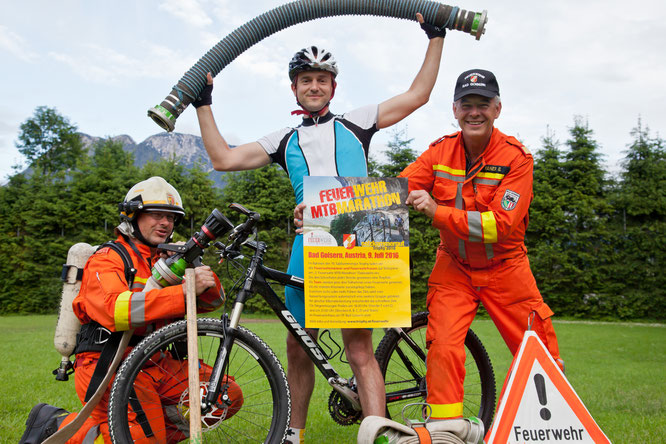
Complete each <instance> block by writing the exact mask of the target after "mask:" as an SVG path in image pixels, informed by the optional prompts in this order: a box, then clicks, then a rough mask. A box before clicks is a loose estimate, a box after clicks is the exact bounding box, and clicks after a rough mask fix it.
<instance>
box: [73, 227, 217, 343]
mask: <svg viewBox="0 0 666 444" xmlns="http://www.w3.org/2000/svg"><path fill="white" fill-rule="evenodd" d="M116 242H119V243H121V244H123V246H124V247H125V248H126V249H127V251H128V253H129V254H130V257H131V258H132V262H133V264H134V267H135V268H136V270H137V272H136V276H135V278H134V283H133V284H132V287H131V288H129V286H128V283H127V282H126V281H125V266H124V264H123V260H122V258H121V257H120V255H119V254H118V253H116V252H115V251H113V250H111V248H109V247H105V248H102V249H100V250H99V251H97V252H95V254H93V255H92V256H91V257H90V258H89V259H88V262H87V263H86V265H85V268H84V271H83V281H82V282H81V290H80V291H79V294H78V295H77V296H76V298H75V299H74V302H73V303H72V306H73V309H74V313H75V314H76V316H77V317H78V318H79V321H80V322H81V323H82V324H87V323H89V322H90V321H96V322H98V323H99V324H101V325H102V326H103V327H105V328H107V329H109V330H111V331H124V330H129V329H136V330H135V332H134V334H135V335H139V336H144V335H146V334H148V333H150V332H152V331H153V330H155V329H157V328H160V327H162V326H164V325H166V324H167V323H169V322H170V321H172V320H175V319H182V318H183V317H184V316H185V296H184V289H183V285H173V286H170V287H165V288H162V289H154V290H150V291H147V292H144V291H143V289H144V287H145V285H146V282H147V281H148V279H149V278H150V277H151V266H152V264H153V263H154V261H156V260H157V259H159V257H151V252H150V248H149V247H148V246H147V245H144V244H142V243H140V242H136V243H135V246H136V247H137V249H138V250H139V252H140V253H141V257H138V256H137V254H136V252H135V251H134V250H133V249H132V248H131V247H130V245H129V244H128V243H127V242H126V241H125V240H124V239H123V237H122V236H119V237H118V239H117V240H116ZM215 281H216V288H210V289H208V290H206V291H205V292H204V293H202V294H201V295H199V296H198V297H197V310H198V311H199V312H207V311H213V310H215V309H216V308H218V307H219V306H220V305H222V303H223V302H224V301H223V299H222V298H221V297H220V289H221V285H220V282H219V280H218V279H217V277H216V278H215Z"/></svg>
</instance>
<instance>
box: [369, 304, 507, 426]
mask: <svg viewBox="0 0 666 444" xmlns="http://www.w3.org/2000/svg"><path fill="white" fill-rule="evenodd" d="M427 326H428V313H427V312H420V313H415V314H414V315H413V316H412V326H411V327H410V328H403V329H402V330H403V331H404V333H406V334H407V336H408V337H403V336H401V335H400V334H399V333H398V332H397V331H396V330H393V329H391V330H389V331H388V332H387V333H386V335H384V337H383V338H382V340H381V342H380V343H379V345H378V346H377V350H376V351H375V358H376V359H377V362H378V363H379V368H380V369H381V371H382V375H383V376H384V381H385V384H386V414H387V417H388V418H393V419H397V420H400V419H401V418H402V409H403V407H404V406H405V405H407V404H410V403H420V402H425V398H426V382H425V373H426V361H425V359H426V353H427V351H426V327H427ZM465 351H466V355H467V357H466V359H465V369H466V374H465V382H464V389H465V398H464V400H463V409H464V411H463V416H465V417H469V416H476V417H478V418H480V419H481V420H482V421H483V424H484V426H485V427H486V429H487V428H488V427H490V423H491V421H492V419H493V415H494V412H495V373H494V371H493V367H492V364H491V362H490V358H489V357H488V353H487V352H486V349H485V348H484V347H483V344H482V343H481V340H479V338H478V336H476V334H475V333H474V332H473V331H472V330H471V329H470V330H469V331H468V332H467V337H466V338H465ZM419 409H420V407H416V406H414V408H413V410H407V411H405V417H407V418H412V419H416V418H421V411H420V410H419Z"/></svg>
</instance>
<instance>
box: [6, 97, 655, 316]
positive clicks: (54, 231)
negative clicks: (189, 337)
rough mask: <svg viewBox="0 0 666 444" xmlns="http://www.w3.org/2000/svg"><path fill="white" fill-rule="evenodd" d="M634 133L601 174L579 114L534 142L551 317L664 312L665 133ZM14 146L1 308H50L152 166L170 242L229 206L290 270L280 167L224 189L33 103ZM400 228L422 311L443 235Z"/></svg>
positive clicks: (535, 249)
mask: <svg viewBox="0 0 666 444" xmlns="http://www.w3.org/2000/svg"><path fill="white" fill-rule="evenodd" d="M630 136H631V142H630V143H629V144H628V145H627V150H626V156H625V158H624V161H623V163H622V166H621V171H619V172H617V173H613V174H611V173H610V172H608V171H605V170H604V168H603V165H602V155H601V153H600V149H599V146H598V144H597V142H596V141H595V140H594V133H593V131H592V130H591V129H590V128H589V127H588V124H587V122H586V121H584V120H583V119H582V118H575V119H574V123H573V126H572V127H571V128H570V129H569V136H568V139H567V140H566V141H565V142H564V143H560V142H558V141H557V140H555V138H554V137H553V136H552V135H547V136H545V137H544V138H543V140H542V142H541V146H540V147H539V149H538V150H535V152H534V161H535V167H534V199H533V201H532V205H531V209H530V224H529V228H528V232H527V235H526V243H527V247H528V250H529V257H530V261H531V266H532V270H533V272H534V274H535V277H536V279H537V283H538V285H539V288H540V289H541V292H542V294H543V296H544V299H545V300H546V302H547V303H548V304H549V305H550V306H551V308H553V310H554V311H555V312H556V313H557V314H558V315H564V316H570V317H585V318H593V319H657V320H663V319H664V318H665V317H666V316H665V315H666V307H665V305H666V303H665V302H664V301H665V298H664V296H665V294H664V293H665V291H664V288H665V286H666V285H665V284H666V279H665V278H664V275H663V273H662V267H663V265H664V263H665V262H664V259H665V255H666V253H665V252H664V247H666V191H664V190H666V151H665V149H664V141H663V139H660V138H659V137H653V136H652V135H651V134H650V131H649V129H648V128H646V127H644V126H643V125H642V123H641V121H640V120H639V121H638V124H637V126H636V128H635V129H634V130H633V131H632V132H631V134H630ZM411 143H412V140H411V139H408V138H407V137H406V134H405V130H402V131H400V130H395V131H394V132H393V133H392V135H391V140H390V141H389V144H388V149H387V151H386V153H385V154H386V159H387V160H386V162H385V163H383V162H379V161H377V160H376V158H373V157H371V159H370V173H371V175H373V176H379V177H393V176H395V175H397V174H398V173H399V172H400V171H402V169H403V168H404V167H405V166H406V165H408V164H409V163H410V162H412V161H413V160H414V159H415V158H416V157H417V153H416V151H415V150H414V149H413V148H411ZM16 145H17V148H18V149H19V150H20V151H21V153H22V154H23V155H24V156H25V158H26V159H27V162H28V164H29V167H30V168H29V170H27V171H24V172H18V171H17V172H16V173H15V174H13V175H12V176H11V177H10V178H9V180H8V182H7V183H6V184H5V185H4V186H2V187H0V245H2V251H3V259H4V263H5V264H6V268H5V273H4V279H2V280H1V281H0V314H12V313H52V312H55V311H57V308H58V304H59V300H60V294H61V289H62V284H61V281H60V270H61V268H62V264H64V263H65V262H66V257H67V251H68V249H69V247H70V246H71V245H73V244H75V243H77V242H87V243H90V244H92V245H97V244H100V243H103V242H105V241H107V240H110V239H113V238H115V235H114V234H113V228H114V227H115V225H117V223H118V203H119V202H121V201H122V199H123V198H124V196H125V193H126V192H127V190H128V189H129V188H130V187H131V186H132V185H133V184H135V183H136V182H138V181H140V180H143V179H146V178H148V177H150V176H154V175H159V176H162V177H164V178H165V179H166V180H167V181H168V182H170V183H171V184H173V185H174V186H175V187H176V189H177V190H178V191H179V192H180V194H181V197H182V199H183V204H184V206H185V209H186V213H187V214H186V217H185V220H184V221H183V223H181V224H180V225H179V226H178V227H177V228H176V234H175V236H174V238H175V240H186V239H187V238H189V236H191V234H192V233H193V232H195V231H197V230H198V229H199V227H200V225H201V224H202V223H203V221H204V220H205V219H206V217H207V216H208V215H209V214H210V213H211V211H212V210H213V209H214V208H218V209H219V210H221V211H222V212H223V214H225V215H226V216H227V217H229V218H230V219H232V221H233V222H239V221H240V218H239V217H238V216H239V215H238V214H237V213H233V212H230V210H228V209H227V206H228V205H229V204H230V203H232V202H237V203H240V204H241V205H244V206H246V207H248V208H250V209H252V210H254V211H257V212H259V213H260V214H261V221H260V226H259V233H258V238H259V240H262V241H265V242H266V243H267V244H268V246H269V248H268V255H267V257H266V259H265V262H266V264H267V265H269V266H271V267H272V268H277V269H286V266H287V263H288V259H289V254H290V248H291V243H292V241H293V237H294V228H293V221H292V217H293V216H292V210H293V207H294V198H293V192H292V189H291V184H290V182H289V180H288V179H287V177H286V175H285V174H284V172H282V171H280V169H279V168H278V167H276V166H274V165H273V166H268V167H264V168H261V169H258V170H252V171H244V172H238V173H232V174H228V175H227V176H226V177H229V180H228V183H227V185H226V186H225V187H224V188H223V189H219V188H217V187H216V186H215V184H214V182H213V181H212V180H211V179H210V178H209V176H208V174H207V173H206V171H204V170H203V168H202V167H201V166H199V165H195V166H194V167H192V168H189V169H187V168H185V167H183V166H182V165H180V164H179V163H178V159H177V158H170V159H162V160H160V161H157V162H150V163H147V164H146V165H144V166H142V167H136V166H134V159H133V155H132V154H131V153H127V152H125V151H123V149H122V146H121V144H120V143H119V142H114V141H112V140H110V139H104V140H102V141H100V142H98V143H96V144H95V145H94V146H93V147H92V148H91V149H90V150H89V151H88V150H86V149H84V147H83V146H82V144H81V141H80V139H79V137H78V135H77V128H76V126H75V125H73V124H71V123H70V122H69V120H68V119H67V118H66V117H64V116H62V115H60V114H59V113H58V112H57V110H55V109H53V108H48V107H39V108H37V109H36V110H35V113H34V115H33V116H32V117H30V118H29V119H27V120H26V121H25V122H24V123H23V124H22V125H21V127H20V131H19V135H18V141H17V143H16ZM409 226H410V253H411V263H412V270H411V282H412V305H413V307H414V309H415V310H422V309H424V308H425V295H426V292H427V280H428V276H429V275H430V271H431V269H432V266H433V263H434V257H435V251H436V248H437V245H438V244H439V235H438V231H437V230H436V229H434V228H433V227H432V225H431V223H430V221H429V220H428V219H427V218H426V217H425V216H423V215H421V214H419V213H417V212H414V211H410V223H409ZM204 262H205V263H207V264H209V265H211V266H213V268H214V269H215V271H216V272H217V273H218V275H219V276H220V278H221V279H222V282H223V285H224V287H225V288H226V289H227V292H228V293H231V292H232V291H233V288H234V286H235V285H237V284H238V281H239V279H240V278H241V277H242V275H241V274H240V273H241V271H239V270H236V269H234V268H233V267H231V266H230V265H229V264H225V263H223V264H217V258H216V257H215V255H214V248H209V251H208V252H207V253H206V255H205V257H204ZM276 290H280V289H279V288H276ZM247 310H251V311H255V312H267V311H269V309H268V307H267V306H266V305H265V303H263V301H262V300H261V299H260V298H254V299H252V300H250V301H249V302H248V304H247Z"/></svg>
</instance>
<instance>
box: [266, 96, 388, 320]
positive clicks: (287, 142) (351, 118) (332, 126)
mask: <svg viewBox="0 0 666 444" xmlns="http://www.w3.org/2000/svg"><path fill="white" fill-rule="evenodd" d="M377 109H378V106H377V105H368V106H364V107H362V108H358V109H356V110H354V111H351V112H349V113H346V114H343V115H341V116H339V115H335V114H332V113H330V112H329V113H328V114H326V115H325V116H322V117H320V118H319V119H318V120H317V121H315V120H314V119H312V118H310V117H308V118H305V119H303V123H302V124H301V125H299V126H297V127H296V128H283V129H281V130H279V131H276V132H274V133H271V134H269V135H267V136H265V137H262V138H261V139H259V140H258V142H259V144H261V146H262V147H263V148H264V150H266V153H268V155H269V156H270V157H271V159H272V161H273V162H274V163H277V164H279V165H280V166H281V167H282V169H284V170H285V172H286V173H287V175H288V176H289V180H290V181H291V185H292V187H293V188H294V196H295V197H296V203H297V204H299V203H301V202H302V201H303V177H305V176H347V177H365V176H367V175H368V150H369V148H370V139H371V138H372V136H373V135H374V134H375V133H376V132H377V131H378V129H377ZM287 272H288V273H290V274H293V275H295V276H299V277H303V276H304V271H303V236H302V235H299V236H296V239H294V244H293V246H292V253H291V258H290V259H289V268H288V269H287ZM285 295H286V304H287V309H289V311H290V312H291V314H292V315H293V316H294V317H295V318H296V320H297V321H298V323H299V324H301V325H302V326H305V299H304V295H303V292H302V291H301V290H296V289H293V288H291V287H287V288H286V289H285Z"/></svg>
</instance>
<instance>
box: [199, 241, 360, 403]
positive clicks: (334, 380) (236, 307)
mask: <svg viewBox="0 0 666 444" xmlns="http://www.w3.org/2000/svg"><path fill="white" fill-rule="evenodd" d="M247 245H248V246H249V247H251V248H253V249H254V250H255V253H254V255H253V256H252V259H251V261H250V265H249V267H248V268H247V271H246V274H245V281H244V283H243V287H242V288H241V289H240V290H239V291H238V294H237V295H236V299H235V301H234V304H233V307H232V309H231V314H230V316H229V320H228V323H226V324H227V326H226V328H225V338H224V342H223V345H222V346H221V347H220V350H218V355H217V358H216V360H215V364H214V366H213V370H212V375H211V378H210V381H209V382H210V387H214V388H215V390H211V391H209V392H208V393H207V395H206V397H205V399H204V400H202V409H207V408H210V407H211V406H212V405H214V402H215V400H216V399H217V397H218V395H219V391H220V380H221V378H222V376H223V375H224V369H225V368H226V366H227V362H228V356H229V354H230V352H231V347H232V344H233V339H234V332H235V331H236V329H237V327H238V324H239V322H240V317H241V314H242V312H243V308H244V305H245V301H246V300H247V299H249V298H250V297H252V296H253V294H255V293H257V294H259V295H261V296H262V297H263V298H264V300H265V301H266V303H267V304H268V305H269V306H270V308H271V310H273V312H274V313H275V315H276V316H277V317H278V319H279V320H280V322H282V324H283V325H284V326H285V328H286V329H287V330H288V331H289V332H290V333H291V334H292V335H293V336H294V337H295V338H296V340H297V342H298V343H299V344H300V345H301V347H302V348H303V350H304V351H305V353H306V354H307V355H308V357H309V358H310V360H311V361H312V362H313V363H314V365H315V366H316V367H317V369H318V370H319V372H320V373H321V374H322V375H323V376H324V378H326V381H327V382H328V383H329V385H331V387H333V389H334V390H336V391H337V392H339V393H340V394H341V395H342V396H344V397H345V399H347V400H348V401H349V402H350V403H351V404H352V406H353V407H354V408H355V409H356V410H358V411H360V410H361V403H360V401H359V397H358V393H356V392H355V391H353V390H352V389H351V388H350V387H349V381H348V380H347V379H346V378H343V377H342V376H340V374H339V373H338V372H337V371H336V370H335V368H334V367H333V366H332V365H331V363H330V362H329V361H328V358H327V356H326V353H325V352H324V351H323V350H322V349H321V347H320V346H319V344H318V343H317V342H316V341H315V340H313V339H312V337H310V335H309V334H308V333H307V332H306V331H305V328H304V327H303V326H301V325H300V324H299V323H298V321H296V318H294V316H293V315H292V314H291V312H290V311H289V310H288V309H287V307H286V306H285V305H284V303H283V302H282V300H281V299H280V298H279V297H278V295H277V294H276V293H275V291H274V290H273V288H271V286H270V283H269V282H268V280H271V281H274V282H275V283H277V284H279V285H283V286H290V287H294V288H297V289H300V290H303V289H304V280H303V279H302V278H299V277H297V276H293V275H291V274H288V273H284V272H282V271H278V270H274V269H272V268H269V267H266V266H264V265H263V263H262V262H263V256H264V253H265V252H266V244H265V243H263V242H248V243H247Z"/></svg>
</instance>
